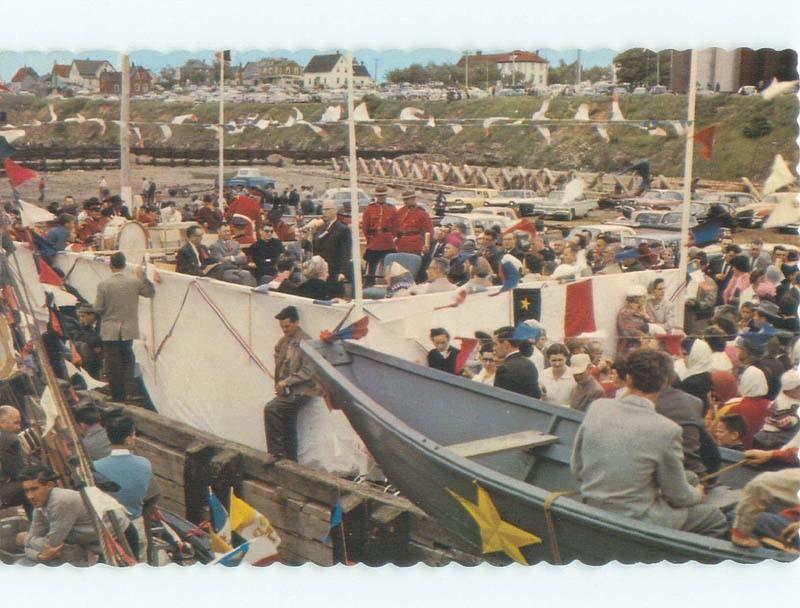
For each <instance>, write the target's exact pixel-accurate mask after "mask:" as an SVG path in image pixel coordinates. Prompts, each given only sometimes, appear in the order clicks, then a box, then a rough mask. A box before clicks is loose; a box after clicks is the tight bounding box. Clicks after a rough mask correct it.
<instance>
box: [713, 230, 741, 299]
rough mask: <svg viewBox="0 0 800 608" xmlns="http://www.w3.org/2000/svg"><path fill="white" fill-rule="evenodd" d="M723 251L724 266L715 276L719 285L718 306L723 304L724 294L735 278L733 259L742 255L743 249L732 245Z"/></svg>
mask: <svg viewBox="0 0 800 608" xmlns="http://www.w3.org/2000/svg"><path fill="white" fill-rule="evenodd" d="M723 251H724V252H725V253H724V257H723V258H722V264H721V265H720V267H719V272H717V273H716V274H715V275H714V280H715V281H716V283H717V306H719V305H721V304H722V303H723V301H722V294H723V293H724V291H725V288H726V287H727V286H728V283H730V281H731V278H733V263H732V262H733V258H735V257H736V256H738V255H741V254H742V248H741V247H739V245H735V244H733V243H731V244H730V245H727V246H725V247H724V248H723Z"/></svg>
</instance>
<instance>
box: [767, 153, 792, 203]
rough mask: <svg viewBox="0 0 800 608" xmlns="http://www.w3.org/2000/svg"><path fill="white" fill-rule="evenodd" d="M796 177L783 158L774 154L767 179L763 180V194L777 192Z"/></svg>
mask: <svg viewBox="0 0 800 608" xmlns="http://www.w3.org/2000/svg"><path fill="white" fill-rule="evenodd" d="M796 179H797V178H796V177H795V176H794V174H793V173H792V170H791V169H790V168H789V164H788V163H787V162H786V161H785V160H783V156H781V155H780V154H776V155H775V159H774V160H773V161H772V169H771V170H770V172H769V177H768V178H767V181H765V182H764V196H766V195H768V194H772V193H773V192H777V191H778V190H780V189H781V188H783V187H784V186H788V185H789V184H792V183H794V181H795V180H796Z"/></svg>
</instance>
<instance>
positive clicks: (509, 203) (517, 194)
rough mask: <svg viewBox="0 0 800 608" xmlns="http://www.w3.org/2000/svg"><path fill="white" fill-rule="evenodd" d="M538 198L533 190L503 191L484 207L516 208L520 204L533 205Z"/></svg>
mask: <svg viewBox="0 0 800 608" xmlns="http://www.w3.org/2000/svg"><path fill="white" fill-rule="evenodd" d="M536 198H537V196H536V192H534V191H533V190H502V191H501V192H500V193H499V194H498V195H497V196H495V197H493V198H490V199H489V200H488V201H486V202H485V203H484V205H491V206H492V207H515V206H516V205H518V204H519V203H532V202H534V201H535V199H536Z"/></svg>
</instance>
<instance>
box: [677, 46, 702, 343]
mask: <svg viewBox="0 0 800 608" xmlns="http://www.w3.org/2000/svg"><path fill="white" fill-rule="evenodd" d="M690 57H691V59H690V63H689V107H688V109H687V112H686V122H687V125H686V148H685V152H684V159H683V209H682V211H683V214H682V215H681V249H680V262H679V264H678V281H679V282H680V284H681V285H683V284H684V282H685V281H686V268H687V267H688V265H689V259H688V258H689V218H690V215H691V207H692V163H693V162H694V113H695V103H696V101H697V51H696V50H695V49H692V50H691V51H690ZM685 303H686V289H685V288H684V289H681V291H680V294H679V295H678V298H677V301H676V305H677V307H678V310H677V311H676V313H677V319H678V323H679V325H680V326H681V327H682V326H683V319H684V305H685Z"/></svg>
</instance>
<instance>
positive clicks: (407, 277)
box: [384, 262, 416, 298]
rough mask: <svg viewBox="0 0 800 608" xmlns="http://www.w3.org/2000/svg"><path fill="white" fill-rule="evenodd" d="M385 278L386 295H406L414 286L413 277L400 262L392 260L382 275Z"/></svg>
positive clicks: (388, 296) (391, 296)
mask: <svg viewBox="0 0 800 608" xmlns="http://www.w3.org/2000/svg"><path fill="white" fill-rule="evenodd" d="M384 279H385V280H386V297H387V298H395V297H398V296H407V295H409V293H410V292H411V290H412V289H414V287H415V286H416V283H414V277H412V276H411V273H410V272H409V271H408V269H407V268H406V267H405V266H403V265H402V264H401V263H400V262H392V265H391V266H389V268H388V269H387V270H386V273H385V275H384Z"/></svg>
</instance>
